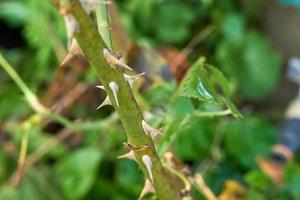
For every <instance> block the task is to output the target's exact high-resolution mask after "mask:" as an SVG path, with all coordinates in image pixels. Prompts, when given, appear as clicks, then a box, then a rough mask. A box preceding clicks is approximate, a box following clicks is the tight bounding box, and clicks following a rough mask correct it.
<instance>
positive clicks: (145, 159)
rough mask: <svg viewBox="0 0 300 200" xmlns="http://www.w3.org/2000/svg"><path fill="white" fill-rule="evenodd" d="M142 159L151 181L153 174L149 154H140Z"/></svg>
mask: <svg viewBox="0 0 300 200" xmlns="http://www.w3.org/2000/svg"><path fill="white" fill-rule="evenodd" d="M142 161H143V163H144V165H145V167H146V169H147V171H148V174H149V177H150V180H151V182H152V183H153V175H152V160H151V158H150V156H148V155H143V156H142Z"/></svg>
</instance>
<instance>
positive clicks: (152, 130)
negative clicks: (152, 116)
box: [142, 120, 162, 139]
mask: <svg viewBox="0 0 300 200" xmlns="http://www.w3.org/2000/svg"><path fill="white" fill-rule="evenodd" d="M142 127H143V129H144V131H145V133H146V135H150V136H151V138H152V139H154V138H155V137H156V136H157V135H162V133H161V132H159V131H158V130H156V129H155V128H152V127H151V126H150V125H149V124H147V122H145V120H142Z"/></svg>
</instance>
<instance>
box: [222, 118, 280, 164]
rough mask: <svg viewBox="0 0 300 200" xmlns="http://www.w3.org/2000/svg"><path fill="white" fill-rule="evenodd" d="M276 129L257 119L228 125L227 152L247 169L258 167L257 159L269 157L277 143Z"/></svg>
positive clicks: (238, 121) (243, 120) (247, 119)
mask: <svg viewBox="0 0 300 200" xmlns="http://www.w3.org/2000/svg"><path fill="white" fill-rule="evenodd" d="M276 133H277V132H276V129H275V128H274V127H273V126H272V125H271V124H269V123H268V122H266V121H265V120H263V119H262V118H257V117H246V118H245V119H242V120H234V121H231V122H230V123H228V125H227V128H226V131H225V151H226V153H227V154H228V155H229V156H230V157H231V158H233V160H232V161H234V162H237V163H239V164H240V165H241V166H242V167H244V168H246V169H253V168H255V166H256V161H255V159H256V157H257V156H262V155H267V154H268V153H269V152H270V148H271V145H273V144H274V143H275V141H276Z"/></svg>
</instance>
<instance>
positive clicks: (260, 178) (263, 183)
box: [246, 170, 273, 190]
mask: <svg viewBox="0 0 300 200" xmlns="http://www.w3.org/2000/svg"><path fill="white" fill-rule="evenodd" d="M246 181H247V183H248V184H249V185H250V186H251V187H253V188H255V189H261V190H265V189H267V188H268V187H270V185H273V182H272V180H271V179H270V177H268V176H267V175H265V174H264V173H263V172H261V171H258V170H255V171H251V172H249V173H248V174H247V175H246Z"/></svg>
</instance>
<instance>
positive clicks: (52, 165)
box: [0, 0, 300, 200]
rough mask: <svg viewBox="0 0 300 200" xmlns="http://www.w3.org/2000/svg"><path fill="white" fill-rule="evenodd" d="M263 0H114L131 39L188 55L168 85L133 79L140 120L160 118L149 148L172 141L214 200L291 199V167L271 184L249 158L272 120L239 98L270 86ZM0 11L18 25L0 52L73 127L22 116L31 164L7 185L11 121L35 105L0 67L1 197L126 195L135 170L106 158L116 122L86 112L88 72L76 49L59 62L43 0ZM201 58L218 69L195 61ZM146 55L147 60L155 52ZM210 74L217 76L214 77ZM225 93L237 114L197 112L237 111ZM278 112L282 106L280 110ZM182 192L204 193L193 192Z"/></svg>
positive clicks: (13, 0)
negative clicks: (73, 56)
mask: <svg viewBox="0 0 300 200" xmlns="http://www.w3.org/2000/svg"><path fill="white" fill-rule="evenodd" d="M268 2H269V1H267V0H252V1H246V0H245V1H233V0H224V1H217V0H188V1H179V0H178V1H176V0H175V1H166V0H144V1H140V0H126V1H125V0H124V1H116V6H117V8H118V16H119V18H120V19H119V20H120V21H121V22H122V24H123V26H124V29H125V30H126V32H127V33H128V34H129V36H130V39H131V40H132V41H133V43H137V44H138V45H140V46H143V47H145V48H147V49H149V48H150V49H154V51H155V52H158V53H159V52H160V50H161V49H171V48H172V49H174V48H175V49H177V50H178V52H179V53H178V54H179V55H183V56H184V57H186V60H188V61H189V62H190V63H194V64H192V65H190V66H189V72H188V73H187V74H186V76H185V77H184V79H183V81H182V83H183V84H182V85H181V86H180V87H179V88H177V86H176V83H175V81H170V82H168V81H164V80H163V79H159V80H154V81H152V82H151V84H150V86H147V87H143V86H141V85H142V83H140V86H139V87H138V88H136V89H135V90H136V91H139V94H138V95H139V96H138V97H137V98H138V101H139V104H141V105H142V106H141V107H142V108H143V111H144V112H145V113H148V114H149V116H148V118H149V120H150V122H151V124H153V125H156V126H164V127H165V128H164V134H165V135H164V136H163V138H162V139H161V141H160V143H159V145H158V150H159V152H160V153H161V154H163V153H164V152H165V151H166V150H167V149H168V148H171V149H172V150H173V151H174V152H175V156H176V157H178V158H179V160H181V161H183V162H184V163H186V164H188V165H189V167H190V169H191V171H192V172H193V173H197V172H200V173H202V174H203V176H204V178H205V180H206V181H207V184H208V185H209V187H210V188H211V189H212V191H213V192H214V193H215V194H216V195H218V196H219V195H220V199H222V200H226V199H233V196H234V198H235V199H246V197H247V198H248V199H255V200H259V199H281V200H283V199H287V200H288V199H299V198H300V188H299V184H298V180H300V167H299V165H298V164H296V163H290V164H289V165H288V166H287V167H286V169H285V172H284V174H285V182H284V184H282V185H276V184H275V183H273V182H272V180H271V179H270V178H269V177H267V176H266V175H264V174H263V173H262V172H261V171H260V170H259V168H258V166H257V164H256V158H257V156H262V155H268V153H269V151H270V146H271V145H273V144H274V143H275V141H276V134H277V127H276V125H274V124H273V123H271V122H270V121H269V120H268V119H266V117H265V116H264V115H263V111H262V110H259V109H254V111H250V112H249V111H248V110H247V106H248V105H249V104H250V105H251V104H252V103H254V104H259V103H260V102H261V101H262V100H263V99H264V98H266V97H268V95H270V94H271V93H272V91H273V90H274V88H275V87H276V85H277V83H278V79H279V76H280V73H281V66H282V63H283V62H282V59H281V57H280V55H279V54H278V53H277V52H276V51H275V50H274V49H273V48H272V46H271V42H270V41H269V39H268V38H267V37H266V36H265V35H264V33H263V32H262V31H261V24H260V20H261V18H262V11H263V9H264V7H265V6H266V5H267V4H268ZM283 3H286V4H290V3H299V2H297V1H293V2H292V1H283ZM0 18H1V20H3V21H4V22H5V23H6V24H7V25H8V26H9V27H10V28H12V29H16V28H18V29H17V30H21V31H22V32H21V33H22V35H21V37H22V40H23V41H24V42H23V43H21V44H20V45H19V46H15V47H13V48H2V47H1V46H0V48H1V49H0V50H1V52H3V54H4V55H5V56H6V57H7V58H8V60H9V61H10V62H11V63H12V64H13V66H16V71H17V72H18V74H19V75H20V76H21V77H22V79H23V80H24V81H25V82H26V84H27V85H29V87H30V88H31V89H32V90H33V91H34V92H35V93H36V94H37V95H38V96H39V97H41V99H42V102H43V103H44V104H46V105H49V106H53V108H54V109H56V110H57V111H58V112H59V113H60V114H62V115H63V116H64V117H66V118H67V119H70V120H73V121H74V124H77V123H78V124H80V125H79V126H80V128H79V130H78V131H70V130H67V129H66V128H65V127H62V125H61V124H59V123H56V122H52V121H49V120H45V122H35V121H33V122H30V134H29V138H28V141H29V143H28V160H30V159H31V163H32V164H30V165H29V166H28V167H27V168H26V173H25V175H24V178H23V180H22V182H21V184H20V185H19V187H18V188H17V189H16V188H14V187H12V184H11V181H10V180H11V177H12V176H13V174H14V173H15V169H16V167H17V156H18V152H19V146H20V145H19V144H20V138H21V135H22V134H23V132H24V128H23V126H24V125H23V123H22V122H23V121H26V120H28V119H30V118H31V116H32V115H34V114H33V113H32V111H30V109H29V107H28V106H27V104H26V102H25V101H24V97H23V94H21V92H20V91H19V89H18V88H17V87H16V86H15V84H14V83H13V82H12V81H11V80H10V78H9V77H8V76H7V75H6V74H5V73H0V83H1V84H0V111H1V112H0V145H1V150H0V185H1V188H0V199H4V200H6V199H24V200H25V199H26V200H27V199H32V200H40V199H41V200H44V199H53V200H54V199H55V200H57V199H70V200H76V199H105V200H109V199H112V200H122V199H137V198H138V196H139V193H140V191H141V189H142V185H143V176H142V172H141V171H140V170H139V169H138V166H137V165H136V164H135V163H134V162H133V161H130V160H126V159H125V160H124V159H116V158H117V157H118V156H119V155H121V154H122V153H124V150H123V149H122V143H123V142H124V141H125V136H124V135H125V134H124V130H123V129H122V126H121V124H120V122H119V121H118V119H117V117H116V115H115V113H114V112H113V111H112V110H111V109H110V108H105V109H104V110H101V112H98V111H95V108H96V107H97V105H98V103H99V101H98V96H99V95H98V94H102V93H101V92H99V91H98V90H96V89H93V88H94V87H93V86H94V85H95V84H97V79H96V77H95V76H94V75H93V70H92V69H90V68H88V64H87V63H86V62H85V61H84V60H83V59H82V58H78V59H77V60H75V61H74V63H73V65H72V67H62V68H59V69H58V65H59V62H60V61H61V60H62V58H63V56H64V54H65V53H66V49H65V47H66V43H67V38H66V36H65V35H66V34H65V28H64V24H63V21H62V19H61V17H60V16H59V13H58V12H57V11H56V10H55V8H54V7H53V5H52V4H51V3H50V2H49V1H39V0H3V1H1V2H0ZM113 20H114V19H113ZM112 31H114V29H113V30H112ZM4 34H5V33H4ZM120 34H121V33H120ZM116 35H118V33H117V34H116ZM11 40H14V38H11ZM182 50H183V51H182ZM177 56H178V55H177ZM202 56H204V57H206V60H207V62H208V63H212V64H213V65H214V66H217V67H218V68H215V67H213V66H210V65H206V64H203V63H204V60H201V59H199V57H202ZM152 62H154V65H156V63H155V60H154V61H152ZM202 62H203V63H202ZM172 64H173V65H174V63H171V62H166V65H170V66H171V65H172ZM157 65H159V61H157ZM218 69H219V70H220V71H221V72H223V73H224V75H225V76H226V77H227V79H228V80H227V79H226V78H225V76H223V74H222V73H221V72H220V71H219V70H218ZM193 72H194V73H193ZM205 73H207V74H205ZM201 75H202V77H201ZM205 75H206V76H205ZM199 76H200V77H201V80H204V81H203V88H202V87H200V89H199V90H200V92H196V93H195V91H193V90H192V89H191V88H192V87H193V86H194V85H193V84H194V83H195V80H197V78H198V77H199ZM206 77H209V78H206ZM219 82H221V85H217V86H216V83H219ZM66 94H67V95H66ZM71 94H75V95H73V96H72V95H71ZM68 95H71V97H70V96H68ZM102 95H103V94H102ZM210 95H211V96H210ZM171 97H172V98H171ZM224 97H225V98H224ZM230 98H231V99H233V100H234V103H236V104H237V105H238V107H239V109H240V110H242V111H243V115H244V118H242V119H234V118H232V117H230V116H213V117H212V116H209V115H206V114H207V113H211V112H223V111H225V113H224V114H225V115H228V114H230V113H233V114H234V115H237V116H238V115H239V111H237V109H236V108H235V107H234V106H233V102H231V101H230V100H229V99H230ZM227 111H228V112H227ZM226 112H227V113H226ZM283 112H284V110H283V108H282V109H281V110H280V114H281V115H282V113H283ZM203 113H204V114H203ZM154 116H155V117H154ZM228 180H234V181H235V182H234V183H236V184H237V185H238V186H237V187H234V186H235V184H232V183H231V184H230V182H228ZM225 183H228V184H225ZM237 188H239V189H237ZM231 193H232V194H233V196H232V194H231ZM228 195H229V196H228ZM238 195H241V196H242V197H241V198H239V196H238ZM193 196H194V197H195V199H205V197H204V196H203V195H202V194H201V192H199V191H197V190H196V189H194V190H193ZM226 196H227V197H226ZM149 199H150V198H149Z"/></svg>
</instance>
